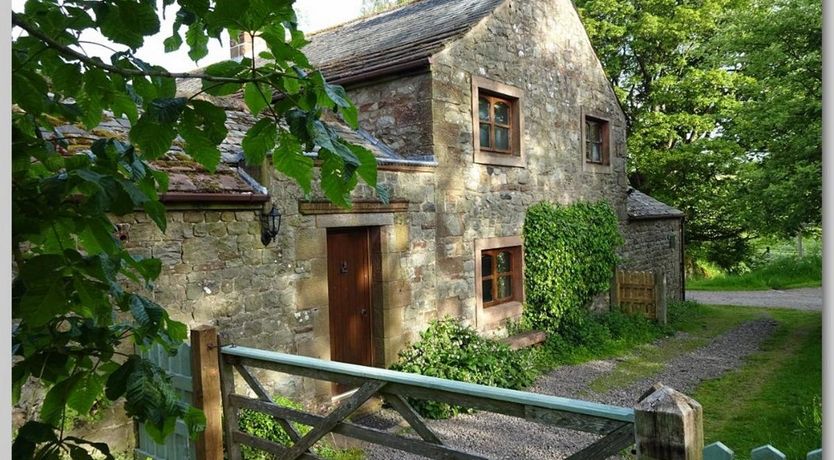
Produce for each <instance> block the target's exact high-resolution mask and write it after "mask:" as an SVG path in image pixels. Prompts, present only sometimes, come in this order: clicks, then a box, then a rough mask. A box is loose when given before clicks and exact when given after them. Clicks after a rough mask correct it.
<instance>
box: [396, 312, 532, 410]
mask: <svg viewBox="0 0 834 460" xmlns="http://www.w3.org/2000/svg"><path fill="white" fill-rule="evenodd" d="M391 369H394V370H397V371H402V372H411V373H415V374H423V375H429V376H432V377H439V378H444V379H450V380H458V381H461V382H470V383H479V384H482V385H490V386H496V387H501V388H512V389H521V388H524V387H526V386H527V385H530V384H531V383H532V382H533V378H534V377H535V373H534V369H533V367H532V366H531V365H530V362H529V359H527V355H523V354H518V353H514V352H513V351H512V350H510V348H509V347H508V346H507V345H505V344H503V343H500V342H497V341H495V340H491V339H487V338H484V337H481V336H479V335H478V333H477V332H476V331H475V330H474V329H472V328H471V327H468V326H464V325H463V324H461V323H460V322H459V321H458V320H456V319H453V318H449V317H447V318H444V319H442V320H439V321H432V322H431V324H430V325H429V327H428V329H426V330H425V331H424V332H423V333H422V334H420V340H419V341H418V342H417V343H415V344H413V345H411V346H410V347H408V348H406V349H405V350H403V351H402V352H400V355H399V360H398V361H397V362H396V363H395V364H394V365H393V366H391ZM411 403H412V404H413V406H414V408H415V409H416V410H417V411H418V412H420V414H422V415H423V416H425V417H429V418H449V417H452V416H454V415H457V414H458V413H460V412H462V411H463V410H464V409H463V408H462V407H460V406H452V405H449V404H446V403H441V402H436V401H423V400H415V401H411Z"/></svg>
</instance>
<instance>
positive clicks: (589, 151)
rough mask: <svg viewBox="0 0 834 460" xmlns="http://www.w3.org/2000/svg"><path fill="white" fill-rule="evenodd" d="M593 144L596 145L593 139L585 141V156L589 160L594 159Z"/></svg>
mask: <svg viewBox="0 0 834 460" xmlns="http://www.w3.org/2000/svg"><path fill="white" fill-rule="evenodd" d="M593 146H594V144H592V143H591V141H587V142H585V158H586V159H587V160H588V161H591V160H592V158H591V157H592V151H593V149H594V148H593Z"/></svg>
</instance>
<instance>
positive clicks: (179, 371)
mask: <svg viewBox="0 0 834 460" xmlns="http://www.w3.org/2000/svg"><path fill="white" fill-rule="evenodd" d="M139 354H140V355H141V356H142V357H143V358H146V359H148V360H149V361H151V362H153V363H155V364H157V365H158V366H160V367H161V368H163V369H165V370H166V371H167V372H168V375H170V376H171V383H172V384H173V386H174V388H175V389H176V390H177V393H178V394H179V396H180V399H181V400H182V401H185V402H187V403H189V404H191V403H192V402H193V385H192V378H191V347H190V346H189V345H188V344H182V346H180V349H179V351H177V354H176V355H174V356H169V355H168V353H166V352H165V350H164V349H163V348H162V347H161V346H159V345H153V346H152V347H151V349H150V350H149V351H147V352H144V351H139ZM135 454H136V455H135V456H136V458H138V459H142V460H144V459H146V458H151V459H153V460H194V459H196V458H197V456H196V454H195V451H194V443H193V442H192V441H191V439H189V437H188V428H186V426H185V422H183V421H182V420H177V424H176V428H175V430H174V434H172V435H171V436H169V437H168V438H167V439H166V440H165V444H157V443H156V442H154V440H153V439H151V437H150V435H148V433H147V431H145V427H144V426H142V425H137V427H136V449H135Z"/></svg>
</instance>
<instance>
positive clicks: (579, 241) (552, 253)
mask: <svg viewBox="0 0 834 460" xmlns="http://www.w3.org/2000/svg"><path fill="white" fill-rule="evenodd" d="M622 244H623V239H622V236H621V235H620V232H619V227H618V224H617V216H616V214H615V213H614V210H613V208H612V207H611V205H609V204H608V203H606V202H597V203H587V202H578V203H575V204H572V205H569V206H564V205H560V204H552V203H547V202H541V203H537V204H535V205H533V206H531V207H530V208H529V209H528V210H527V216H526V218H525V220H524V262H525V266H526V267H525V278H524V282H525V289H526V297H527V305H526V308H525V309H524V319H525V321H526V322H528V323H529V324H530V325H531V326H532V327H534V328H536V329H542V330H547V331H555V330H557V329H558V327H559V324H560V323H561V322H562V321H563V320H564V319H566V318H569V317H570V316H571V315H575V314H577V312H579V311H580V310H581V309H583V308H585V306H586V305H587V304H588V303H589V302H590V301H591V299H592V298H593V296H594V295H596V294H599V293H602V292H605V291H606V290H607V289H608V287H609V283H610V281H611V276H612V274H613V269H614V267H615V266H616V265H617V262H618V261H619V258H618V257H617V254H616V250H617V248H618V247H619V246H621V245H622Z"/></svg>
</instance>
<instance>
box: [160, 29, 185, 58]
mask: <svg viewBox="0 0 834 460" xmlns="http://www.w3.org/2000/svg"><path fill="white" fill-rule="evenodd" d="M162 45H163V46H165V52H166V53H172V52H174V51H176V50H178V49H180V46H182V37H181V36H180V34H179V32H176V31H175V32H174V33H173V34H171V36H170V37H168V38H166V39H165V40H164V41H163V42H162Z"/></svg>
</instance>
